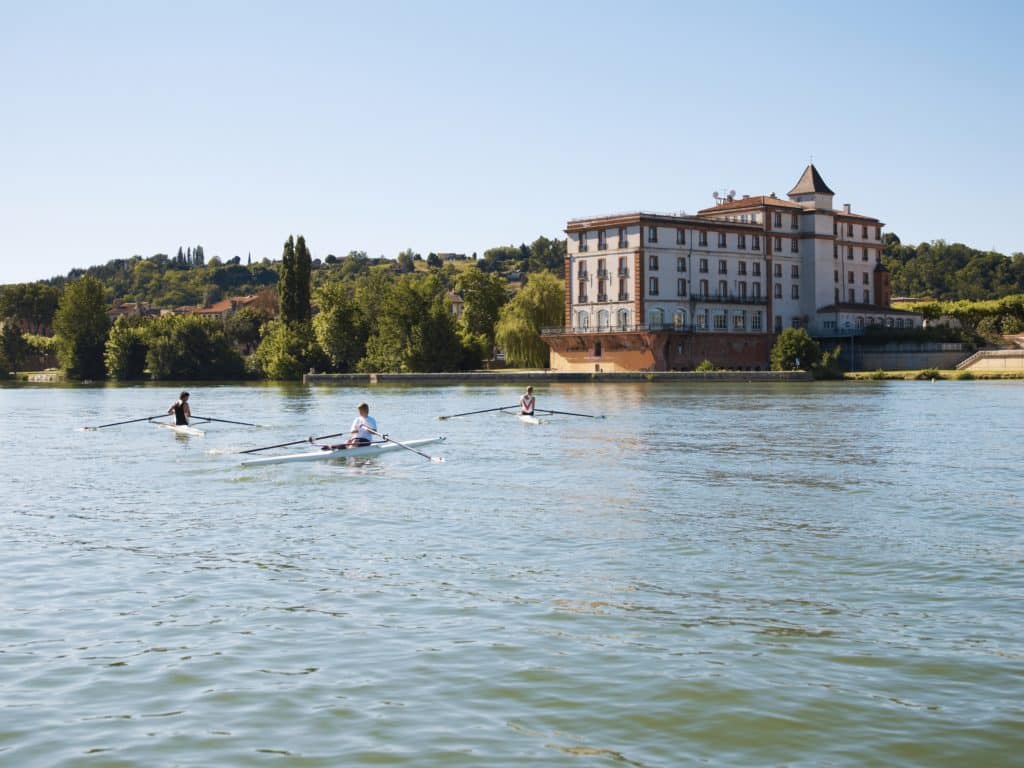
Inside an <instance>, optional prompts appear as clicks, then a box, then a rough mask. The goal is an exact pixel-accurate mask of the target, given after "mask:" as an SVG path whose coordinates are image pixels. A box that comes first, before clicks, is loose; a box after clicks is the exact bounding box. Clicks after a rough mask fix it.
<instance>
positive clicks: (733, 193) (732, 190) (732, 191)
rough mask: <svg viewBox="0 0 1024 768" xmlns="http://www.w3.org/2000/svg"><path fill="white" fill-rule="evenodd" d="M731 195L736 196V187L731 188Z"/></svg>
mask: <svg viewBox="0 0 1024 768" xmlns="http://www.w3.org/2000/svg"><path fill="white" fill-rule="evenodd" d="M729 197H736V190H735V189H730V190H729Z"/></svg>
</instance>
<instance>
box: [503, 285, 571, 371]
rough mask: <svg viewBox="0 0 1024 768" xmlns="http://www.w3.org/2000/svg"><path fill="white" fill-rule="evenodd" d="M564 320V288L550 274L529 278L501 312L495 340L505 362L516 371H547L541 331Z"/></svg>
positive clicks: (546, 352) (546, 346) (547, 359)
mask: <svg viewBox="0 0 1024 768" xmlns="http://www.w3.org/2000/svg"><path fill="white" fill-rule="evenodd" d="M564 317H565V286H564V285H563V283H562V281H561V280H559V279H558V278H557V277H555V276H554V275H553V274H552V273H550V272H538V273H535V274H531V275H530V279H529V282H527V284H526V285H525V286H524V287H523V289H522V290H521V291H519V293H517V294H516V296H515V298H514V299H512V301H510V302H509V303H508V304H506V305H505V306H504V307H502V308H501V314H500V316H499V318H498V323H497V325H495V327H494V337H495V341H496V342H497V343H498V346H499V347H501V348H502V349H503V350H504V351H505V360H507V361H508V363H509V364H510V365H514V366H516V367H519V368H546V367H547V366H548V361H549V350H548V345H547V344H545V343H544V342H543V340H542V339H541V336H540V331H541V328H549V327H553V326H561V325H562V320H563V319H564Z"/></svg>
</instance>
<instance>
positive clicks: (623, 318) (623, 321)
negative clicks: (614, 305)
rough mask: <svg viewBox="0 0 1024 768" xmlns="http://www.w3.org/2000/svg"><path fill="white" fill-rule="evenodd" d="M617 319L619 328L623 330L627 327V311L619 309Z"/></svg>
mask: <svg viewBox="0 0 1024 768" xmlns="http://www.w3.org/2000/svg"><path fill="white" fill-rule="evenodd" d="M618 318H619V328H621V329H623V330H625V329H626V328H628V327H629V310H628V309H620V310H619V311H618Z"/></svg>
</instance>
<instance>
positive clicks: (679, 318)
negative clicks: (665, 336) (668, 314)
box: [672, 309, 686, 328]
mask: <svg viewBox="0 0 1024 768" xmlns="http://www.w3.org/2000/svg"><path fill="white" fill-rule="evenodd" d="M672 325H674V326H675V327H676V328H685V327H686V310H685V309H677V310H676V311H675V312H673V313H672Z"/></svg>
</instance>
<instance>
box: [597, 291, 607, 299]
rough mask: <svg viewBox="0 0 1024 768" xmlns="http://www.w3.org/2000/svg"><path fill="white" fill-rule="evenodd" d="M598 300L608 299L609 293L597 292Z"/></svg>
mask: <svg viewBox="0 0 1024 768" xmlns="http://www.w3.org/2000/svg"><path fill="white" fill-rule="evenodd" d="M597 300H598V301H608V294H607V293H599V294H597Z"/></svg>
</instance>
